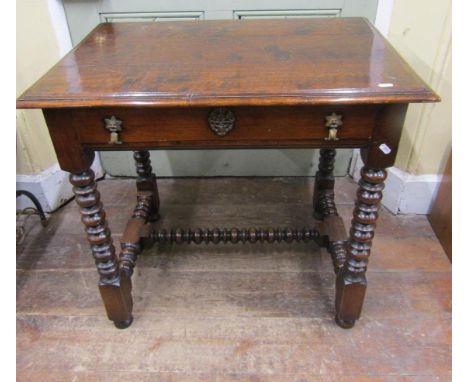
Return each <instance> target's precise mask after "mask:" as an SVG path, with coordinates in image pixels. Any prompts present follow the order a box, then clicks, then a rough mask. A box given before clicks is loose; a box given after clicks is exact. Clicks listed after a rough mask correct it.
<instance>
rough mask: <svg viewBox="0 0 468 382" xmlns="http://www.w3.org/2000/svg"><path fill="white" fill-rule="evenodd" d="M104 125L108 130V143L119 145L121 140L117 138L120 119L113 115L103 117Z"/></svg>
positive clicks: (120, 129)
mask: <svg viewBox="0 0 468 382" xmlns="http://www.w3.org/2000/svg"><path fill="white" fill-rule="evenodd" d="M104 127H105V128H106V129H107V130H109V131H110V139H109V142H107V143H109V144H111V145H121V144H122V141H120V140H119V132H120V131H122V129H123V127H122V121H121V120H120V119H118V118H116V117H115V115H113V116H112V117H110V118H104Z"/></svg>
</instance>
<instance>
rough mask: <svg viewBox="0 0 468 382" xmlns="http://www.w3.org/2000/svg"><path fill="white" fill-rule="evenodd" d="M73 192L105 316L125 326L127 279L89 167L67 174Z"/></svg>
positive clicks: (129, 299) (128, 318) (128, 299)
mask: <svg viewBox="0 0 468 382" xmlns="http://www.w3.org/2000/svg"><path fill="white" fill-rule="evenodd" d="M70 182H71V183H72V185H73V186H74V187H73V193H74V194H75V196H76V202H77V203H78V205H79V206H80V207H81V209H80V212H81V221H82V222H83V224H84V225H85V226H86V233H87V235H88V241H89V243H90V244H91V251H92V253H93V257H94V260H95V263H96V268H97V271H98V273H99V291H100V292H101V297H102V300H103V302H104V306H105V308H106V311H107V316H108V317H109V319H110V320H112V321H114V324H115V326H116V327H117V328H120V329H123V328H126V327H128V326H129V325H130V324H131V323H132V320H133V317H132V297H131V294H130V293H131V281H130V278H129V277H127V275H126V273H125V272H123V273H122V275H121V273H120V270H119V263H118V258H117V256H116V254H115V248H114V245H113V243H112V238H111V233H110V230H109V227H108V225H107V221H106V214H105V212H104V210H103V206H102V202H101V200H100V194H99V191H98V190H97V185H96V182H95V181H94V172H93V170H91V169H88V170H86V171H83V172H80V173H76V174H71V175H70Z"/></svg>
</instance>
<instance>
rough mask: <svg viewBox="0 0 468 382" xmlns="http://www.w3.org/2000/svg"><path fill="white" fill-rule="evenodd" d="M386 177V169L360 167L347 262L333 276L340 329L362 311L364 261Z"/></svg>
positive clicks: (364, 289)
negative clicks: (334, 277) (335, 275)
mask: <svg viewBox="0 0 468 382" xmlns="http://www.w3.org/2000/svg"><path fill="white" fill-rule="evenodd" d="M386 177H387V172H386V171H385V169H378V168H369V167H367V166H364V167H363V168H362V170H361V179H360V181H359V189H358V191H357V200H356V205H355V208H354V212H353V220H352V221H351V229H350V238H349V241H348V243H347V256H346V261H345V264H344V266H343V267H342V268H341V270H340V271H339V273H338V276H337V279H336V301H335V306H336V322H337V324H338V325H339V326H341V327H342V328H351V327H353V326H354V323H355V321H356V320H357V319H358V318H359V316H360V314H361V309H362V305H363V302H364V296H365V293H366V287H367V280H366V269H367V263H368V258H369V255H370V250H371V245H372V238H373V237H374V230H375V224H376V222H377V217H378V209H379V203H380V201H381V199H382V190H383V189H384V183H383V182H384V180H385V178H386Z"/></svg>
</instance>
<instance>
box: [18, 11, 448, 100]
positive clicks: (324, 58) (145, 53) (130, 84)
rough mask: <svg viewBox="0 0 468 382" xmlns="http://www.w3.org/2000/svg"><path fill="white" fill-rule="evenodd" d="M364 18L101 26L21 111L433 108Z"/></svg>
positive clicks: (426, 91)
mask: <svg viewBox="0 0 468 382" xmlns="http://www.w3.org/2000/svg"><path fill="white" fill-rule="evenodd" d="M438 100H439V98H438V96H437V95H436V94H435V93H434V92H433V91H432V90H431V89H430V88H429V87H428V86H427V85H426V84H425V83H424V82H423V81H422V80H421V79H420V78H419V77H418V76H417V75H416V74H415V73H414V71H413V70H412V69H411V68H410V67H409V66H408V65H407V64H406V62H405V61H404V60H403V59H402V58H401V57H400V56H399V55H398V53H397V52H396V51H395V50H394V49H393V47H392V46H391V45H390V44H389V43H388V42H387V41H386V40H385V38H384V37H382V35H381V34H380V33H379V32H378V31H377V30H376V29H375V28H374V27H373V26H372V25H371V24H370V23H369V22H368V21H367V20H366V19H364V18H336V19H328V18H327V19H314V20H310V19H284V20H245V21H244V20H243V21H239V20H222V21H221V20H216V21H202V22H200V21H182V22H165V23H104V24H100V25H99V26H98V27H96V28H95V29H94V31H92V32H91V33H90V34H89V35H88V36H87V37H86V38H85V39H84V40H83V41H82V42H81V43H80V44H79V45H78V46H76V47H75V48H74V49H73V50H72V51H71V52H70V53H69V54H67V55H66V56H65V57H64V58H63V59H62V60H60V61H59V62H58V63H57V65H55V66H54V67H53V68H52V69H51V70H50V71H49V72H48V73H46V74H45V75H44V76H43V77H42V78H41V79H40V80H39V81H38V82H37V83H36V84H34V85H33V86H32V87H31V88H30V89H29V90H27V91H26V92H25V93H24V94H23V95H22V96H21V97H20V98H19V99H18V100H17V107H18V108H63V107H88V106H135V105H147V106H157V107H167V106H214V105H224V106H236V105H251V106H256V105H278V106H279V105H314V104H330V103H340V104H344V103H351V104H357V103H409V102H434V101H438Z"/></svg>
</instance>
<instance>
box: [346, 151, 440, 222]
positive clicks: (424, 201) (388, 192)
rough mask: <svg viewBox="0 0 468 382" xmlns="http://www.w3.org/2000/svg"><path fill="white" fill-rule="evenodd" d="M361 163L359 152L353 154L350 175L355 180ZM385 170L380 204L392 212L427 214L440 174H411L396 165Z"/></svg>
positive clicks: (435, 193) (435, 192)
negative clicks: (385, 178)
mask: <svg viewBox="0 0 468 382" xmlns="http://www.w3.org/2000/svg"><path fill="white" fill-rule="evenodd" d="M363 165H364V164H363V162H362V160H361V157H360V155H359V153H357V155H356V154H355V155H354V157H353V162H352V163H351V169H352V172H351V175H352V177H353V179H354V180H355V181H358V180H359V178H360V171H361V167H362V166H363ZM387 171H388V177H387V180H386V181H385V190H384V193H383V194H384V195H383V199H382V205H383V206H385V207H386V208H387V209H388V210H389V211H390V212H391V213H393V214H402V215H404V214H421V215H427V214H429V213H430V211H431V208H432V203H433V201H434V199H435V197H436V195H437V190H438V189H439V185H440V182H441V180H442V176H441V175H412V174H409V173H407V172H405V171H402V170H400V169H399V168H396V167H390V168H389V169H387Z"/></svg>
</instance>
